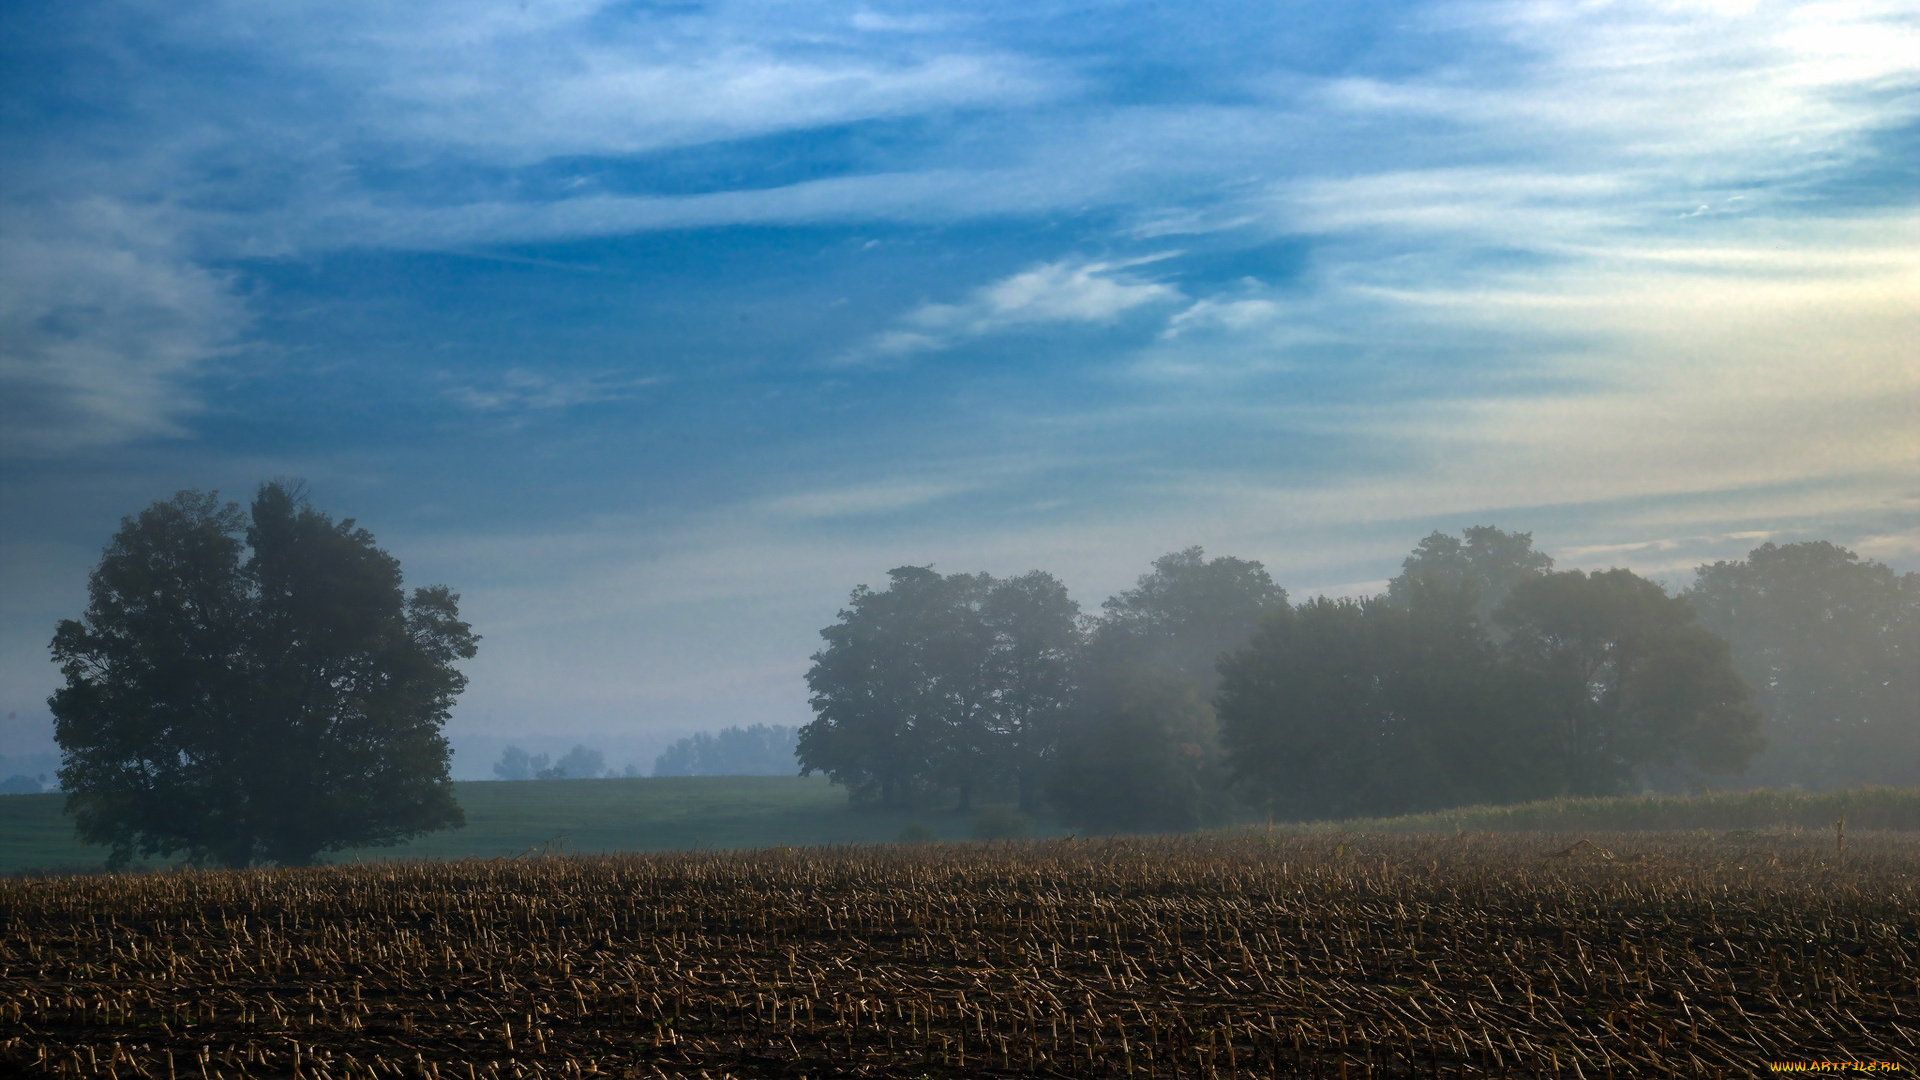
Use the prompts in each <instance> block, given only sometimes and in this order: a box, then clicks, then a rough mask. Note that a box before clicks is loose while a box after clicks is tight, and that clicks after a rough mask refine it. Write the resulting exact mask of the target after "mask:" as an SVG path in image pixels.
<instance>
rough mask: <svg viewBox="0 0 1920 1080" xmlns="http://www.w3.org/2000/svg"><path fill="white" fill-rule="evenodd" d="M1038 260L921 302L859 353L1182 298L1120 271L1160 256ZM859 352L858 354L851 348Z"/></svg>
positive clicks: (1102, 317)
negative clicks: (949, 298) (961, 292)
mask: <svg viewBox="0 0 1920 1080" xmlns="http://www.w3.org/2000/svg"><path fill="white" fill-rule="evenodd" d="M1167 257H1168V256H1165V255H1156V256H1152V257H1149V258H1145V259H1133V260H1128V261H1124V262H1094V261H1074V260H1062V261H1059V262H1051V263H1042V264H1041V265H1039V266H1035V267H1031V268H1029V269H1026V270H1022V271H1020V272H1019V273H1017V274H1013V275H1010V276H1008V277H1005V278H1002V279H1001V280H999V281H996V282H993V283H991V284H988V285H984V286H982V287H980V288H978V289H976V290H974V292H973V294H972V295H971V296H969V297H968V298H967V299H966V300H965V301H962V302H961V303H958V304H935V303H929V304H922V305H921V306H920V307H918V308H915V309H914V310H913V311H911V312H908V313H907V314H906V315H905V316H904V317H902V318H901V320H900V326H899V327H898V328H896V329H893V330H888V331H885V332H883V333H881V334H879V335H878V336H876V337H875V338H874V340H873V341H871V342H870V343H868V345H867V347H866V349H865V351H864V353H863V354H861V355H863V356H881V357H885V356H899V355H903V354H906V353H914V352H924V351H928V350H932V349H940V348H945V347H947V346H949V345H951V344H953V343H955V342H957V341H960V340H963V339H966V338H972V337H979V336H981V335H985V334H993V333H998V332H1000V331H1004V330H1009V329H1012V328H1015V327H1022V326H1034V325H1039V324H1043V323H1110V322H1113V321H1114V320H1115V319H1118V318H1120V317H1121V316H1122V315H1125V314H1126V313H1127V312H1129V311H1132V310H1134V309H1136V308H1140V307H1144V306H1147V305H1150V304H1159V303H1167V302H1171V301H1178V300H1181V299H1184V297H1183V296H1182V294H1181V292H1180V290H1179V288H1178V287H1176V286H1173V285H1168V284H1164V283H1161V282H1154V281H1142V280H1139V279H1137V278H1136V277H1134V276H1133V275H1131V274H1129V273H1127V271H1128V270H1129V269H1131V268H1132V267H1135V266H1141V265H1144V264H1147V263H1152V262H1157V261H1159V260H1161V259H1164V258H1167ZM856 358H859V356H856Z"/></svg>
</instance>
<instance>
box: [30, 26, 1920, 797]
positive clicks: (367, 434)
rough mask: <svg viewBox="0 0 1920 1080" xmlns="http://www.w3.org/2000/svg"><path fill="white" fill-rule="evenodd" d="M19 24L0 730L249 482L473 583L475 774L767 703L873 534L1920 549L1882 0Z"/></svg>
mask: <svg viewBox="0 0 1920 1080" xmlns="http://www.w3.org/2000/svg"><path fill="white" fill-rule="evenodd" d="M0 29H3V32H0V102H4V104H0V155H4V160H5V161H6V162H8V164H7V167H6V168H5V169H4V170H0V200H3V201H0V498H3V499H4V506H0V529H4V533H0V555H3V556H4V563H0V590H4V591H3V592H0V595H4V596H5V597H6V598H7V599H6V604H5V605H4V609H0V635H3V637H0V698H3V699H4V700H0V710H4V711H5V712H7V713H8V714H10V719H9V720H8V721H7V725H6V726H5V727H4V728H0V735H4V740H3V741H4V742H5V743H6V747H4V748H0V753H6V752H12V753H16V754H17V753H25V752H30V751H39V750H41V749H44V748H45V747H46V746H47V739H48V737H47V720H46V713H45V708H44V705H43V704H42V702H43V699H44V697H45V695H46V694H47V693H48V692H49V691H50V690H51V689H52V687H53V685H54V680H55V677H56V676H55V672H54V671H53V669H52V667H51V665H49V664H47V663H46V661H45V646H46V639H47V638H48V636H49V635H50V633H51V629H52V625H53V622H54V620H56V619H58V618H60V617H62V616H70V615H73V614H75V613H77V612H78V610H79V609H80V607H81V605H82V604H83V602H84V587H85V576H86V573H87V571H88V569H89V568H90V566H91V564H92V563H93V561H94V560H95V559H97V557H98V553H99V550H100V547H101V545H102V544H103V543H104V542H105V541H106V539H107V537H108V536H109V535H110V534H111V532H112V531H113V529H114V527H115V525H116V522H117V521H118V519H119V517H120V516H121V515H123V514H127V513H131V512H133V511H135V510H137V509H138V508H139V507H141V506H143V505H145V504H146V503H147V502H149V501H151V500H153V499H155V498H160V497H164V496H166V495H168V494H170V493H171V492H172V491H174V490H176V489H179V488H182V487H194V488H218V489H220V490H221V491H223V492H225V493H228V494H230V495H232V496H234V497H236V498H240V499H243V500H244V498H245V496H246V495H247V494H248V493H249V492H250V491H251V489H252V487H253V486H254V485H255V484H257V483H258V482H259V481H260V480H262V479H264V478H268V477H277V476H293V477H302V478H305V479H306V480H307V481H308V483H309V485H310V487H311V489H312V491H313V493H314V497H315V500H316V502H317V503H318V505H320V506H321V507H322V508H324V509H326V510H328V511H330V512H333V513H335V514H338V515H342V516H353V517H356V518H358V519H360V520H361V521H362V522H363V523H365V524H366V525H367V526H368V527H370V528H371V529H373V530H374V532H375V534H376V535H377V536H378V537H379V538H380V540H381V542H382V543H383V545H384V546H386V547H387V548H388V549H389V550H391V551H392V552H393V553H394V554H395V555H397V556H398V557H400V559H401V560H402V562H403V564H404V566H405V567H406V569H407V571H408V573H409V576H410V578H411V579H412V580H414V581H416V582H422V583H424V582H445V583H447V584H450V585H452V586H453V587H454V588H455V589H457V590H458V591H459V592H461V593H462V594H463V596H464V597H465V609H466V611H467V612H468V614H469V616H470V617H471V618H472V620H473V621H474V623H475V624H476V627H477V628H478V629H479V631H480V632H481V633H482V634H484V635H485V637H486V640H485V642H484V643H483V646H482V652H481V654H480V656H479V658H478V659H476V660H475V661H474V662H473V663H472V664H471V665H470V673H471V675H472V680H473V682H472V688H471V690H470V691H469V694H468V696H467V698H466V700H465V701H464V702H463V704H462V706H461V708H460V711H459V714H458V716H457V718H456V720H455V721H454V726H453V728H452V733H453V735H454V736H455V738H456V741H457V742H461V743H462V745H464V746H468V747H472V748H474V749H473V750H472V752H471V753H468V754H466V755H464V757H463V764H462V770H463V772H465V773H467V774H472V773H473V772H474V770H475V769H479V770H480V771H484V768H483V766H484V762H482V761H480V760H479V757H480V756H481V755H483V754H484V753H490V752H491V747H493V746H494V745H496V744H497V742H498V741H499V740H502V739H513V738H520V737H523V736H527V737H531V736H538V737H540V738H545V739H549V740H552V741H554V742H556V743H559V742H565V741H567V740H570V739H573V738H576V737H578V738H584V739H587V740H588V741H590V742H591V741H595V740H598V741H599V742H601V743H602V744H604V745H607V746H609V747H612V748H613V753H612V754H611V755H610V756H612V757H615V758H618V757H619V756H620V754H621V752H622V751H621V749H620V748H621V747H622V746H630V747H632V748H634V749H632V753H634V754H639V753H642V752H643V750H644V748H645V746H646V745H650V743H649V740H651V741H654V742H657V741H658V740H659V739H660V738H662V737H664V736H665V735H666V734H668V733H673V732H680V731H686V730H692V729H696V728H702V727H716V726H721V725H724V724H728V723H734V722H744V723H752V722H762V721H767V722H788V723H792V722H803V721H804V720H805V719H806V718H807V715H808V714H807V709H806V704H805V692H804V687H803V685H802V683H801V675H802V673H803V672H804V670H805V668H806V664H807V655H808V654H809V653H810V652H811V651H812V650H813V649H814V648H815V647H816V644H817V640H818V639H817V637H816V636H815V634H816V632H817V630H818V629H819V628H820V627H821V626H824V625H825V624H827V623H828V622H829V621H831V620H832V618H833V616H834V612H835V610H836V608H837V606H838V604H839V602H840V601H841V600H842V599H844V597H845V595H846V593H847V591H848V590H849V589H850V588H851V587H852V586H853V585H855V584H858V583H861V582H878V581H880V580H882V579H883V578H884V574H885V571H886V570H887V569H888V568H889V567H892V566H896V565H900V564H903V563H916V564H918V563H927V562H932V563H934V564H935V565H937V566H938V567H940V568H942V569H945V570H988V571H991V572H994V573H1001V574H1010V573H1018V572H1021V571H1024V570H1026V569H1029V568H1033V567H1039V568H1044V569H1049V570H1052V571H1054V572H1055V573H1057V574H1059V575H1060V576H1061V577H1062V578H1063V579H1064V580H1065V581H1066V582H1067V583H1068V584H1069V586H1070V587H1071V588H1072V589H1073V591H1074V593H1075V595H1076V596H1077V597H1078V598H1079V599H1080V601H1081V602H1082V603H1083V604H1084V605H1086V606H1088V607H1095V606H1097V605H1098V603H1099V601H1100V600H1101V599H1102V598H1103V597H1105V596H1106V595H1108V594H1110V593H1111V592H1113V591H1115V590H1116V589H1119V588H1122V587H1125V586H1126V585H1128V584H1129V583H1130V582H1131V581H1132V579H1133V578H1134V576H1135V575H1137V574H1138V573H1140V572H1141V571H1142V570H1143V569H1144V568H1145V567H1146V565H1147V563H1148V562H1149V561H1150V560H1151V559H1152V558H1153V557H1155V556H1156V555H1158V554H1160V553H1162V552H1164V551H1167V550H1171V549H1175V548H1180V547H1184V546H1187V545H1189V544H1194V543H1199V544H1204V545H1205V546H1206V547H1207V548H1208V550H1209V551H1211V552H1213V553H1216V554H1235V555H1240V556H1243V557H1249V558H1257V559H1260V560H1262V561H1264V562H1265V563H1266V564H1267V565H1268V566H1269V567H1270V568H1271V569H1272V570H1273V571H1274V573H1275V576H1276V577H1277V578H1278V579H1279V580H1280V581H1282V582H1283V583H1284V584H1286V585H1287V586H1288V588H1289V589H1290V590H1291V591H1292V592H1293V593H1294V594H1295V595H1296V596H1304V595H1310V594H1312V593H1315V592H1335V593H1343V594H1350V593H1360V592H1367V591H1370V590H1372V589H1375V588H1378V587H1379V586H1380V584H1381V583H1382V582H1383V581H1384V579H1385V578H1386V577H1388V576H1389V575H1390V574H1391V573H1392V572H1393V571H1394V570H1395V569H1396V567H1397V564H1398V561H1399V559H1400V558H1401V557H1402V556H1404V554H1405V553H1406V551H1407V550H1408V549H1409V548H1410V547H1411V546H1412V544H1413V543H1414V541H1415V540H1417V539H1418V538H1419V537H1420V536H1422V535H1424V534H1425V533H1427V532H1428V531H1430V530H1432V529H1435V528H1441V529H1447V530H1457V529H1459V528H1461V527H1463V526H1466V525H1469V524H1476V523H1489V522H1491V523H1496V524H1499V525H1501V526H1503V527H1507V528H1515V529H1523V530H1531V531H1533V532H1534V533H1535V535H1536V538H1537V541H1538V543H1539V545H1540V546H1541V547H1542V548H1544V549H1545V550H1547V551H1549V552H1550V553H1552V554H1554V555H1555V556H1556V557H1558V558H1559V559H1560V561H1561V564H1562V565H1563V566H1594V567H1598V566H1608V565H1626V566H1631V567H1634V568H1635V569H1638V570H1641V571H1642V572H1645V573H1649V574H1654V575H1657V576H1660V577H1662V578H1663V579H1666V580H1669V581H1671V582H1674V583H1680V582H1683V581H1684V580H1685V579H1686V577H1687V576H1688V571H1689V570H1690V568H1691V567H1692V566H1694V565H1695V564H1697V563H1699V562H1701V561H1703V560H1707V559H1712V558H1722V557H1734V556H1738V555H1740V554H1743V553H1744V552H1745V551H1746V550H1747V549H1749V548H1751V547H1752V546H1754V545H1755V544H1757V543H1758V542H1760V541H1761V540H1763V539H1767V538H1774V539H1780V540H1794V539H1807V538H1816V537H1817V538H1826V539H1833V540H1837V541H1839V542H1841V543H1844V544H1847V545H1849V546H1851V547H1853V548H1855V549H1856V550H1859V551H1861V552H1862V553H1863V554H1866V555H1870V556H1872V557H1875V558H1879V559H1883V560H1885V561H1887V562H1890V563H1892V564H1894V565H1896V566H1898V567H1901V568H1903V569H1912V568H1915V567H1916V566H1920V470H1917V468H1916V467H1917V466H1920V346H1916V344H1915V343H1916V342H1920V62H1916V60H1915V58H1916V57H1920V13H1917V12H1916V11H1915V9H1914V8H1913V6H1912V5H1911V4H1910V3H1875V2H1864V3H1765V2H1758V3H1732V2H1700V3H1677V2H1676V3H1652V2H1637V3H1636V2H1612V3H1607V2H1585V3H1538V2H1492V3H1405V4H1350V5H1331V4H1323V3H1292V4H1289V3H1273V2H1261V3H1214V4H1173V3H1112V4H1049V3H1032V2H1024V3H1020V4H1017V5H1016V4H1005V5H999V4H993V3H972V4H965V5H959V4H947V5H942V4H919V5H886V4H836V3H821V2H810V3H772V2H752V3H730V2H723V3H713V4H701V3H687V4H672V3H663V4H644V3H601V2H594V0H562V2H551V3H543V2H539V0H525V2H521V0H509V2H504V3H493V2H489V0H461V2H458V3H453V2H433V0H428V2H423V3H413V4H397V3H371V2H360V3H356V2H350V0H348V2H342V0H334V2H330V3H325V4H321V3H299V2H285V3H276V4H272V5H259V4H250V3H240V2H212V3H193V2H171V3H164V4H162V3H152V2H146V0H140V2H84V0H83V2H64V3H58V4H55V3H42V2H21V0H15V2H13V3H10V4H8V5H7V6H6V7H5V9H4V11H3V12H0ZM621 740H625V742H622V741H621ZM9 748H10V749H9ZM561 748H562V749H563V748H564V747H561ZM643 764H644V763H643Z"/></svg>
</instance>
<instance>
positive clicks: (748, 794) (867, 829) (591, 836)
mask: <svg viewBox="0 0 1920 1080" xmlns="http://www.w3.org/2000/svg"><path fill="white" fill-rule="evenodd" d="M454 789H455V793H456V797H457V798H458V799H459V800H460V805H461V806H462V807H464V808H465V809H466V811H467V825H466V828H464V829H455V830H450V831H447V832H440V833H433V834H431V835H428V836H425V837H422V838H420V839H419V840H416V841H414V842H413V843H410V844H403V845H400V846H398V847H388V848H366V849H362V850H359V851H341V852H335V853H333V854H331V855H329V856H327V857H326V858H327V861H329V862H352V861H354V860H355V859H356V858H358V859H396V858H399V859H406V858H441V859H450V858H466V857H475V856H477V857H480V858H493V857H495V856H513V855H518V854H522V853H525V852H527V851H528V850H529V849H534V850H538V849H540V848H542V847H543V846H550V847H551V848H552V849H553V850H565V851H570V852H579V853H583V854H585V853H600V852H614V851H673V850H696V849H701V848H713V849H719V848H758V847H781V846H788V845H791V846H795V847H799V846H806V845H817V844H872V843H882V842H886V841H890V840H893V839H894V838H895V837H897V836H898V835H899V834H900V830H901V829H903V828H905V827H906V826H907V825H908V824H910V823H912V822H920V823H922V824H924V825H926V826H927V827H928V828H930V829H932V830H933V832H934V833H935V835H936V836H937V837H938V838H940V839H963V838H965V837H966V836H968V835H969V833H970V831H971V828H972V822H971V819H970V818H966V817H962V816H959V815H955V814H953V813H951V812H947V811H944V810H929V811H924V812H921V813H918V814H887V813H876V812H868V811H855V810H851V809H849V808H848V806H847V795H846V791H845V790H844V789H841V788H836V787H834V786H832V785H831V784H829V783H828V782H827V781H826V779H825V778H824V777H818V776H813V777H802V776H698V777H661V778H647V779H635V780H624V779H623V780H539V781H529V782H525V783H503V782H497V781H495V782H487V781H481V782H469V783H460V784H455V785H454ZM65 799H66V797H65V796H64V795H4V796H0V874H16V873H21V872H23V871H81V870H98V869H100V868H101V867H102V866H104V865H105V862H106V850H105V849H104V848H97V847H88V846H85V845H82V844H80V843H79V842H78V841H76V840H75V839H74V837H73V823H72V821H71V820H69V819H68V818H66V817H65V816H63V815H62V814H61V812H60V808H61V806H62V804H63V803H64V801H65ZM1036 835H1040V836H1045V835H1052V833H1051V832H1050V831H1049V830H1048V829H1046V828H1045V827H1044V825H1043V826H1042V827H1041V828H1039V829H1038V830H1036Z"/></svg>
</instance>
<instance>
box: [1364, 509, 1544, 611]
mask: <svg viewBox="0 0 1920 1080" xmlns="http://www.w3.org/2000/svg"><path fill="white" fill-rule="evenodd" d="M1552 569H1553V559H1552V557H1550V556H1548V555H1546V554H1545V553H1543V552H1538V551H1535V550H1533V534H1532V533H1522V532H1514V533H1510V532H1503V531H1502V530H1500V529H1498V528H1495V527H1494V526H1492V525H1475V526H1472V527H1471V528H1468V529H1465V530H1463V531H1462V532H1461V534H1460V535H1459V536H1449V535H1447V534H1446V533H1443V532H1438V531H1435V532H1433V533H1430V534H1428V536H1427V538H1426V539H1424V540H1422V541H1420V543H1419V544H1417V545H1415V546H1414V549H1413V553H1412V554H1411V555H1408V556H1407V557H1406V559H1405V561H1403V562H1402V563H1401V564H1400V573H1399V575H1398V576H1396V577H1395V578H1394V579H1393V580H1392V581H1389V582H1388V583H1387V599H1389V600H1391V601H1393V602H1394V603H1396V604H1399V605H1401V606H1402V607H1405V606H1407V605H1408V604H1410V603H1411V602H1412V598H1413V593H1414V588H1415V586H1416V585H1417V584H1418V583H1419V582H1421V581H1423V580H1424V581H1427V582H1429V583H1430V584H1431V585H1433V586H1434V587H1437V588H1440V589H1446V590H1455V589H1462V588H1468V589H1471V590H1472V592H1473V596H1474V604H1473V608H1474V614H1475V615H1476V616H1477V617H1478V618H1479V619H1480V621H1481V622H1482V623H1487V622H1489V621H1490V620H1491V619H1492V616H1493V610H1494V609H1495V608H1497V607H1499V606H1500V603H1501V601H1503V600H1505V599H1506V598H1507V594H1508V593H1509V592H1512V591H1513V587H1514V586H1515V585H1518V584H1520V583H1521V582H1523V581H1529V580H1531V579H1533V578H1537V577H1539V576H1540V575H1542V574H1545V573H1546V572H1547V571H1549V570H1552Z"/></svg>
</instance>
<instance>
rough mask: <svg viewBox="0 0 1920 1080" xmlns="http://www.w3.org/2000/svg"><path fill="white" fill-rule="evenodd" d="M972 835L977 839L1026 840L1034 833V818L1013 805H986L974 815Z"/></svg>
mask: <svg viewBox="0 0 1920 1080" xmlns="http://www.w3.org/2000/svg"><path fill="white" fill-rule="evenodd" d="M970 835H971V836H972V837H973V838H974V839H975V840H1025V839H1026V838H1027V837H1029V836H1032V835H1033V819H1032V818H1030V817H1028V816H1027V815H1025V814H1023V813H1021V812H1020V811H1018V810H1016V809H1014V808H1013V807H1011V806H985V807H981V808H980V810H979V812H978V813H976V814H974V815H973V827H972V829H971V830H970Z"/></svg>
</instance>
